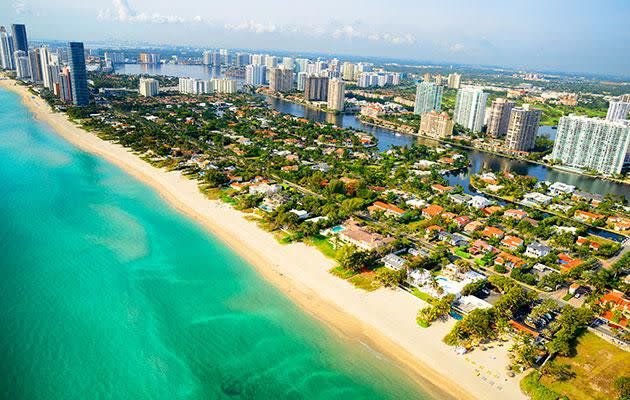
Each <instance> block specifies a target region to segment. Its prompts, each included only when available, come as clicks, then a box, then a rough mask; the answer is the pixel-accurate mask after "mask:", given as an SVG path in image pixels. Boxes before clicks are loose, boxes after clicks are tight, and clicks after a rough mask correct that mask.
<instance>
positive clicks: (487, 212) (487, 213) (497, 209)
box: [482, 206, 503, 216]
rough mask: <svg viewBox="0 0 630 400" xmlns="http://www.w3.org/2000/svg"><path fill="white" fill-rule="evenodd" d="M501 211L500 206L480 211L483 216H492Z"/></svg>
mask: <svg viewBox="0 0 630 400" xmlns="http://www.w3.org/2000/svg"><path fill="white" fill-rule="evenodd" d="M502 209H503V207H501V206H490V207H486V208H484V209H483V210H482V211H483V213H484V215H487V216H490V215H492V214H494V213H498V212H499V211H501V210H502Z"/></svg>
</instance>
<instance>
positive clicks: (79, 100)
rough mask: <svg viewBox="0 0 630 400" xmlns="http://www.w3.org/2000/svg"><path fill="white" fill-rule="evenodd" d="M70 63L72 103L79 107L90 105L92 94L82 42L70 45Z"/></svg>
mask: <svg viewBox="0 0 630 400" xmlns="http://www.w3.org/2000/svg"><path fill="white" fill-rule="evenodd" d="M68 63H69V67H70V80H71V83H72V103H73V104H74V105H77V106H85V105H88V104H89V103H90V92H89V91H88V85H87V72H86V70H85V52H84V50H83V43H82V42H70V43H68Z"/></svg>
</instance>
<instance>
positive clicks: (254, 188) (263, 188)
mask: <svg viewBox="0 0 630 400" xmlns="http://www.w3.org/2000/svg"><path fill="white" fill-rule="evenodd" d="M280 190H282V186H280V185H278V184H269V183H256V184H253V185H250V186H249V194H254V195H256V194H262V195H265V196H268V195H271V194H274V193H278V192H279V191H280Z"/></svg>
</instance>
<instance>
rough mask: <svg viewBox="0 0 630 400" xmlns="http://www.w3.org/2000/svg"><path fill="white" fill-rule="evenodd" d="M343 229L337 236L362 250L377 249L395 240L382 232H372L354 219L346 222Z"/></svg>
mask: <svg viewBox="0 0 630 400" xmlns="http://www.w3.org/2000/svg"><path fill="white" fill-rule="evenodd" d="M344 228H345V229H343V230H342V231H339V232H338V233H337V236H338V237H339V239H340V240H341V241H342V242H345V243H348V244H352V245H354V246H357V247H358V248H359V249H361V250H366V251H369V250H377V249H380V248H382V247H384V246H386V245H388V244H389V243H391V242H393V241H394V238H393V237H385V236H383V235H381V234H380V233H376V232H370V231H368V230H367V229H365V228H364V227H362V226H360V225H358V224H357V223H355V222H354V221H348V222H346V223H345V224H344Z"/></svg>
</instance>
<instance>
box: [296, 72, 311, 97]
mask: <svg viewBox="0 0 630 400" xmlns="http://www.w3.org/2000/svg"><path fill="white" fill-rule="evenodd" d="M307 76H308V72H306V71H301V72H298V74H297V90H299V91H300V92H303V91H304V88H305V87H306V77H307Z"/></svg>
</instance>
